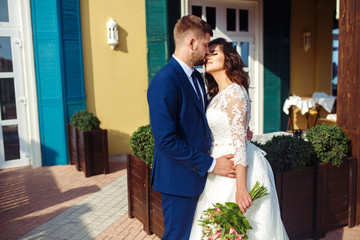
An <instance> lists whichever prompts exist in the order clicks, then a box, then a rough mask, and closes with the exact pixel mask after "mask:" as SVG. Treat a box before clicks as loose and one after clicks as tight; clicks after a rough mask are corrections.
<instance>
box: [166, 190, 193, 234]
mask: <svg viewBox="0 0 360 240" xmlns="http://www.w3.org/2000/svg"><path fill="white" fill-rule="evenodd" d="M161 196H162V209H163V214H164V225H165V234H164V236H163V237H162V238H161V239H162V240H189V237H190V232H191V225H192V222H193V218H194V213H195V209H196V204H197V201H198V198H199V197H198V196H196V197H182V196H174V195H168V194H164V193H161Z"/></svg>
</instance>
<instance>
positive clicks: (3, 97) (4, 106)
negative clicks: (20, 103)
mask: <svg viewBox="0 0 360 240" xmlns="http://www.w3.org/2000/svg"><path fill="white" fill-rule="evenodd" d="M0 106H1V120H8V119H16V101H15V88H14V79H13V78H0Z"/></svg>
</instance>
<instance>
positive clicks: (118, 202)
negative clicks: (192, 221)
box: [0, 156, 360, 240]
mask: <svg viewBox="0 0 360 240" xmlns="http://www.w3.org/2000/svg"><path fill="white" fill-rule="evenodd" d="M112 160H113V161H110V173H109V174H106V175H104V174H100V175H96V176H92V177H89V178H85V176H84V173H83V172H78V171H76V169H75V166H70V165H66V166H51V167H39V168H33V167H23V168H14V169H6V170H0V239H6V240H12V239H50V240H51V239H56V240H58V239H69V240H70V239H74V240H75V239H96V240H110V239H112V240H120V239H126V240H131V239H139V240H142V239H145V240H159V238H158V237H156V236H155V235H154V234H153V235H147V234H146V233H145V232H144V231H143V229H142V228H143V227H142V225H141V223H140V222H139V221H138V220H136V219H135V218H134V219H129V218H128V214H127V190H126V187H127V184H126V169H125V168H126V166H125V165H126V164H125V161H124V156H121V157H120V158H116V159H115V158H114V159H112ZM341 239H342V240H357V239H359V240H360V226H357V227H354V228H351V229H349V228H347V227H344V228H342V229H337V230H335V231H332V232H329V233H327V234H326V237H325V238H323V239H322V240H341ZM307 240H310V239H307Z"/></svg>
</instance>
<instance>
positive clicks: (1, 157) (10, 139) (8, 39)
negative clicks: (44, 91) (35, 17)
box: [0, 0, 29, 169]
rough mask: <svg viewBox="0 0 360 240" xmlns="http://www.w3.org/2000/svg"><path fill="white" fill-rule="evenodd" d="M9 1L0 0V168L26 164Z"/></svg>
mask: <svg viewBox="0 0 360 240" xmlns="http://www.w3.org/2000/svg"><path fill="white" fill-rule="evenodd" d="M11 2H12V1H9V5H8V2H7V1H6V0H0V9H1V10H0V169H3V168H11V167H19V166H27V165H29V159H28V156H26V153H27V152H28V149H27V142H28V139H27V134H26V133H27V131H26V114H25V105H26V98H25V95H24V89H23V78H22V65H21V64H22V60H21V53H20V48H21V44H22V43H21V40H20V38H19V31H18V29H17V28H14V27H12V23H13V22H12V21H11V18H12V16H13V15H12V13H11V11H9V8H10V7H11V6H12V5H11V4H12V3H11Z"/></svg>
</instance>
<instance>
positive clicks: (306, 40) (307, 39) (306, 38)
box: [303, 32, 311, 52]
mask: <svg viewBox="0 0 360 240" xmlns="http://www.w3.org/2000/svg"><path fill="white" fill-rule="evenodd" d="M303 47H304V50H305V52H307V51H308V50H309V49H310V48H311V32H304V33H303Z"/></svg>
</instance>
